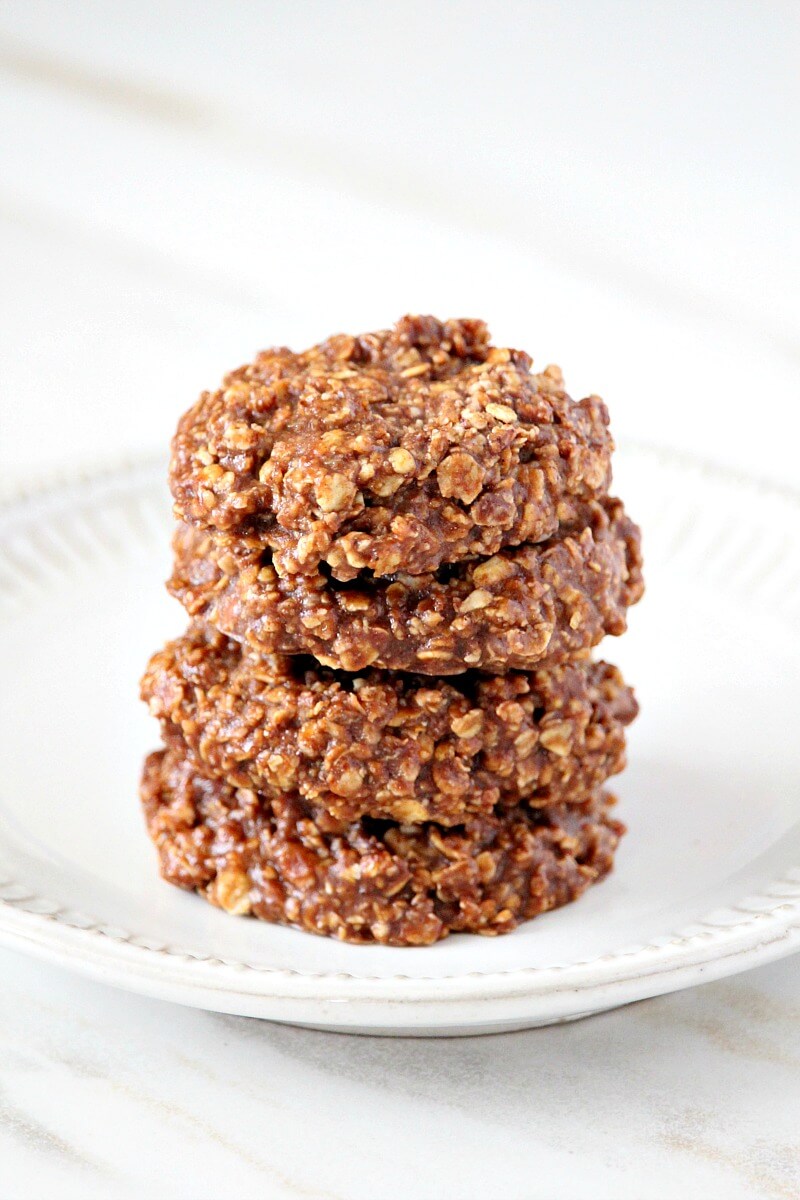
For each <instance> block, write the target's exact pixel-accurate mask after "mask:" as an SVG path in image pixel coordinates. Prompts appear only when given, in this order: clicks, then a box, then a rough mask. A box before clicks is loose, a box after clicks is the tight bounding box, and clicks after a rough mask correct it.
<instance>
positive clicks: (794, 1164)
mask: <svg viewBox="0 0 800 1200" xmlns="http://www.w3.org/2000/svg"><path fill="white" fill-rule="evenodd" d="M498 14H501V15H500V16H498ZM432 46H433V47H435V54H433V53H432V51H431V49H430V48H431V47H432ZM799 60H800V17H799V16H798V9H797V6H796V5H795V4H793V3H770V4H764V5H753V4H749V3H723V2H713V0H707V2H706V3H698V2H695V3H692V4H689V3H682V2H681V3H678V2H676V3H671V4H668V5H647V6H645V5H639V4H637V3H634V2H633V0H631V2H629V3H625V2H621V0H616V2H614V0H599V2H597V3H590V2H588V0H587V2H585V3H577V4H574V5H569V6H565V5H556V4H550V3H537V4H530V3H518V4H509V5H503V6H499V5H498V6H489V5H485V4H484V5H478V4H473V3H466V2H462V3H460V4H458V5H455V4H450V3H430V2H429V3H422V0H407V2H406V3H403V4H400V3H395V2H392V3H386V4H383V5H381V6H377V5H374V4H369V3H366V2H364V3H336V4H333V3H331V4H327V3H323V2H322V0H318V2H317V3H309V4H303V5H290V4H288V3H282V4H281V3H264V2H261V3H258V2H256V0H253V3H246V2H245V0H238V2H236V3H228V4H222V3H220V2H217V3H211V2H208V0H207V2H205V3H199V2H196V3H193V4H191V5H189V4H188V3H185V2H184V3H181V2H180V0H162V2H161V3H159V4H157V5H156V4H150V3H134V2H133V0H130V2H129V3H111V2H110V0H107V2H102V0H97V2H95V3H90V2H88V0H80V2H76V3H74V4H71V5H69V6H67V5H63V4H60V3H59V2H58V0H39V2H37V3H36V4H29V3H22V2H15V0H6V3H4V4H3V5H2V6H0V262H2V271H1V272H0V363H2V369H1V370H0V490H4V491H12V490H14V488H15V487H17V486H18V485H19V484H20V483H22V482H23V481H25V480H26V479H28V478H30V477H31V476H33V477H34V478H36V477H41V476H47V475H50V474H52V473H54V472H59V473H64V472H67V473H68V472H69V471H71V470H74V469H75V468H76V466H78V465H80V464H83V463H90V462H96V461H98V460H100V459H102V460H107V459H108V458H113V457H118V456H121V455H125V454H128V453H131V452H137V451H140V450H143V449H149V448H151V447H154V446H165V445H166V441H167V438H168V437H169V433H170V431H171V428H172V426H173V425H174V422H175V418H176V414H177V413H178V412H179V411H180V410H181V409H182V408H184V407H185V406H186V405H187V404H188V403H189V402H190V401H191V399H193V397H194V395H195V394H196V392H197V391H198V390H199V389H200V388H201V387H203V386H207V385H209V384H210V383H212V382H213V381H214V380H215V379H216V378H217V377H218V375H219V374H220V372H221V371H222V370H223V369H225V368H226V367H228V366H230V365H231V364H232V363H234V362H239V361H244V360H245V359H246V358H247V357H249V356H250V354H251V353H252V351H253V350H254V349H256V348H257V347H258V346H259V345H262V344H265V343H274V342H281V341H290V342H293V343H296V344H302V343H305V342H307V341H309V340H313V339H315V338H316V337H318V336H319V335H321V334H324V333H326V332H329V331H330V330H332V329H335V328H347V327H351V328H359V327H362V328H367V327H370V326H374V325H375V324H378V323H384V322H387V321H390V320H392V319H393V318H394V317H395V316H396V315H398V314H399V313H400V312H402V311H404V310H406V309H427V310H430V311H439V312H442V313H448V314H452V313H478V314H485V315H486V316H487V317H488V318H489V319H490V321H491V323H492V326H493V328H494V330H495V333H496V335H497V337H498V339H499V340H501V341H506V342H512V343H513V342H517V343H520V344H524V345H526V346H529V347H530V348H531V349H532V350H533V352H534V354H535V355H537V357H538V359H539V361H540V362H542V361H544V360H556V361H560V362H561V363H562V364H563V365H564V367H565V369H566V371H567V377H568V381H569V382H570V383H571V384H572V385H573V388H574V390H575V391H578V392H582V391H584V390H589V389H593V390H597V391H600V392H601V393H602V394H603V395H605V396H606V398H607V399H608V400H609V403H610V404H611V407H612V411H613V415H614V421H615V429H616V430H617V432H618V433H620V434H622V435H626V436H634V437H640V438H645V439H648V440H651V441H658V442H661V443H663V444H668V445H673V446H677V447H682V448H686V449H691V450H692V451H694V452H695V453H699V454H701V455H703V456H704V457H707V458H714V459H718V460H721V461H725V462H728V463H729V464H731V465H733V466H737V467H743V468H746V469H748V470H750V471H752V472H755V473H757V474H759V475H761V476H764V477H768V478H772V479H775V480H777V481H781V482H785V483H793V484H797V483H798V477H797V476H798V472H797V465H796V455H797V437H798V434H800V421H799V420H798V415H797V414H798V404H797V394H798V382H799V380H800V245H799V243H798V228H800V226H799V225H798V221H797V196H798V194H800V165H799V163H798V156H799V155H800V136H798V132H799V131H798V123H799V122H798V114H800V83H798V75H797V70H796V64H797V61H799ZM8 699H9V698H8V697H6V696H4V695H3V694H2V691H0V705H2V703H5V702H8ZM131 792H132V796H131V800H132V803H133V802H134V799H133V783H132V788H131ZM0 980H2V987H0V1197H1V1198H2V1200H28V1198H29V1197H38V1196H40V1195H48V1196H50V1197H52V1198H53V1200H69V1198H71V1197H76V1198H77V1197H89V1198H92V1197H98V1198H99V1197H102V1198H103V1200H106V1198H108V1200H116V1197H140V1196H141V1197H145V1196H148V1197H149V1196H159V1197H160V1196H168V1197H170V1198H171V1200H174V1198H177V1200H183V1197H186V1198H187V1200H188V1198H189V1197H193V1196H195V1195H198V1194H204V1195H209V1196H215V1197H216V1196H228V1195H255V1194H258V1195H262V1196H267V1197H276V1198H283V1197H298V1196H304V1197H314V1198H316V1197H320V1198H322V1197H337V1198H342V1200H360V1197H362V1196H363V1197H370V1200H392V1198H393V1197H401V1196H402V1197H407V1196H414V1197H420V1200H429V1198H430V1200H434V1198H436V1197H442V1198H443V1200H450V1198H451V1197H455V1196H457V1197H459V1200H470V1198H471V1197H473V1196H474V1197H479V1196H480V1197H492V1198H494V1197H497V1198H498V1200H500V1198H502V1200H538V1198H541V1200H552V1198H553V1197H558V1198H559V1200H562V1198H563V1200H573V1198H574V1200H581V1198H583V1197H586V1198H587V1200H589V1198H591V1200H606V1198H607V1200H625V1198H627V1197H630V1198H631V1200H639V1198H640V1197H642V1196H647V1197H648V1198H651V1197H652V1198H656V1200H660V1198H663V1200H678V1198H679V1197H680V1198H682V1197H684V1196H694V1195H697V1196H703V1197H709V1198H711V1200H715V1198H717V1197H719V1198H720V1200H722V1198H725V1200H728V1198H731V1200H736V1198H739V1197H742V1198H744V1197H748V1198H749V1197H758V1198H768V1197H780V1198H783V1197H795V1196H800V1141H798V1134H797V1128H798V1116H800V962H798V961H797V960H789V961H786V962H783V963H779V964H776V965H774V966H772V967H769V968H765V969H762V970H759V971H756V972H753V973H751V974H749V975H747V976H744V977H741V978H739V979H733V980H730V981H728V982H725V983H721V984H715V985H711V986H708V987H705V988H701V989H697V990H694V991H692V992H690V993H684V994H681V995H676V996H671V997H667V998H664V999H661V1000H656V1001H651V1002H648V1003H645V1004H641V1005H637V1006H635V1007H632V1008H629V1009H625V1010H622V1011H620V1012H617V1013H614V1014H610V1015H607V1016H604V1017H601V1018H597V1019H593V1020H591V1021H586V1022H583V1023H580V1024H576V1025H572V1026H564V1027H561V1028H554V1029H547V1030H538V1031H532V1032H530V1033H524V1034H514V1035H506V1036H501V1037H494V1038H484V1039H472V1040H468V1041H453V1040H444V1041H441V1042H437V1043H433V1042H412V1041H397V1042H388V1041H381V1040H377V1039H375V1040H373V1039H347V1038H343V1037H338V1036H332V1035H324V1034H317V1033H312V1032H307V1031H301V1030H294V1029H290V1028H279V1027H274V1026H268V1025H259V1024H257V1023H255V1022H251V1021H246V1020H238V1019H234V1018H226V1017H218V1016H211V1015H207V1014H203V1013H198V1012H192V1011H188V1010H181V1009H178V1008H174V1007H171V1006H169V1005H166V1004H159V1003H156V1002H154V1001H149V1000H144V999H141V998H137V997H134V996H129V995H125V994H123V993H120V992H114V991H111V990H108V989H105V988H103V987H101V986H99V985H94V984H89V983H87V982H84V981H82V980H80V979H78V978H76V977H72V976H70V975H69V974H67V973H63V972H60V971H57V970H55V969H52V968H50V967H48V966H45V965H44V964H41V963H37V962H34V961H29V960H27V959H24V958H23V957H21V956H18V955H15V954H11V953H8V952H0Z"/></svg>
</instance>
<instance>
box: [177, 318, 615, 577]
mask: <svg viewBox="0 0 800 1200" xmlns="http://www.w3.org/2000/svg"><path fill="white" fill-rule="evenodd" d="M612 448H613V446H612V441H611V437H610V435H609V432H608V414H607V411H606V408H605V405H604V404H603V402H602V401H601V400H600V399H599V398H598V397H596V396H591V397H588V398H587V399H584V400H580V401H574V400H572V399H571V398H570V397H569V396H568V395H567V393H566V392H565V390H564V385H563V380H562V378H561V374H560V372H559V370H558V368H555V367H548V368H547V370H546V371H544V372H543V373H541V374H533V373H532V371H531V360H530V359H529V357H528V356H527V355H526V354H524V353H522V352H520V351H515V350H508V349H504V348H500V347H494V346H492V345H490V342H489V334H488V330H487V328H486V326H485V325H484V324H483V322H481V321H446V322H442V321H438V320H436V319H435V318H434V317H404V318H403V319H402V320H401V321H399V322H398V323H397V325H396V326H395V327H394V329H391V330H382V331H379V332H377V333H367V334H363V335H361V336H359V337H349V336H344V335H341V336H337V337H332V338H330V339H329V340H328V341H326V342H323V343H322V344H321V345H318V346H313V347H312V348H311V349H310V350H307V351H304V352H303V353H299V354H295V353H292V352H291V351H289V350H286V349H278V350H268V351H264V352H263V353H262V354H260V355H258V357H257V358H256V359H255V361H254V362H253V363H251V364H248V365H247V366H245V367H242V368H241V369H239V370H238V371H234V372H232V373H231V374H230V375H229V376H227V378H226V379H225V381H224V385H223V387H222V388H220V389H219V390H218V391H216V392H206V393H204V394H203V395H202V396H201V397H200V399H199V401H198V402H197V403H196V404H195V405H194V407H193V408H191V409H190V410H189V412H188V413H186V415H185V416H184V417H183V419H182V420H181V422H180V425H179V427H178V431H177V434H176V436H175V438H174V441H173V454H172V462H171V468H170V481H171V486H172V491H173V495H174V498H175V505H176V513H177V515H178V516H179V517H180V518H181V519H183V520H185V521H188V522H189V523H192V524H197V525H200V526H201V527H205V528H210V529H215V530H219V531H223V532H233V533H237V534H247V535H251V536H254V537H257V538H258V539H259V540H260V541H261V542H262V544H263V545H264V546H267V547H269V548H270V549H271V551H272V554H273V561H274V564H275V567H276V569H277V570H278V571H279V573H281V574H284V575H287V574H288V575H291V574H296V573H303V574H305V573H311V574H314V573H315V572H316V571H317V570H318V569H319V567H320V564H323V563H324V564H325V565H326V569H327V570H328V571H329V572H330V574H331V575H332V576H333V578H334V579H339V580H349V579H354V578H356V577H358V576H359V575H360V574H361V573H362V572H364V571H369V572H370V573H371V574H373V575H375V576H377V577H384V576H388V575H393V574H394V573H395V572H397V571H404V572H406V573H407V574H409V575H424V574H426V573H429V572H433V571H436V570H437V568H438V567H439V566H441V565H442V564H443V563H453V562H458V561H461V560H463V559H466V558H473V557H478V556H481V557H488V556H491V555H493V554H495V553H496V552H497V551H498V550H500V549H502V548H503V547H504V546H515V545H518V544H520V543H522V542H538V541H542V540H544V539H546V538H548V537H551V536H552V535H553V534H554V533H555V532H556V531H557V529H558V527H559V524H565V523H569V522H571V521H573V520H574V519H575V515H576V508H577V506H578V505H579V504H580V503H581V502H583V501H586V500H589V499H592V498H594V497H596V496H598V495H603V494H605V492H606V491H607V490H608V485H609V482H610V458H611V451H612Z"/></svg>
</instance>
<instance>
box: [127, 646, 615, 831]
mask: <svg viewBox="0 0 800 1200" xmlns="http://www.w3.org/2000/svg"><path fill="white" fill-rule="evenodd" d="M142 698H143V699H144V700H145V701H147V703H148V704H149V707H150V711H151V712H152V713H153V715H154V716H156V717H158V718H159V719H160V720H161V722H162V731H163V734H164V739H165V741H166V743H167V745H169V746H176V747H177V748H178V749H183V750H184V751H187V752H188V754H189V757H190V758H191V759H192V760H193V762H194V765H195V768H196V769H197V770H198V771H200V772H202V773H204V774H206V775H208V776H212V777H214V778H218V779H223V780H224V781H226V782H227V783H229V784H231V785H232V786H236V787H243V788H252V789H254V790H255V791H257V792H261V793H262V794H264V795H265V796H267V797H275V796H276V795H277V796H280V795H282V794H284V793H287V792H297V794H298V796H299V798H300V800H301V801H302V802H304V803H306V804H307V805H308V806H309V808H310V810H311V811H312V812H318V811H319V810H320V809H324V810H326V811H327V812H329V813H331V814H332V815H333V816H334V817H336V818H337V819H340V820H343V821H354V820H357V819H358V818H360V817H362V816H364V815H367V814H368V815H370V816H372V817H379V818H384V819H389V820H395V821H400V822H403V823H406V824H415V823H419V822H422V821H438V822H440V823H442V824H444V825H453V824H458V823H459V822H461V821H463V820H464V819H465V817H467V816H469V815H475V814H480V813H484V814H486V813H489V812H491V810H492V809H493V808H494V807H495V805H497V804H503V805H505V806H508V805H515V804H519V803H520V802H521V801H523V800H525V801H526V803H528V804H530V805H538V806H542V805H547V804H564V803H579V804H580V803H584V802H585V801H586V800H587V798H589V797H590V795H591V794H593V793H596V792H597V791H598V790H599V789H600V787H601V786H602V785H603V784H604V783H605V782H606V780H607V779H608V778H609V776H611V775H614V774H616V773H617V772H618V771H621V770H622V768H623V767H624V765H625V732H624V730H625V726H626V725H628V724H629V723H630V722H631V721H632V720H633V718H634V717H635V716H636V712H637V705H636V701H635V700H634V698H633V693H632V692H631V690H630V688H628V687H626V685H625V684H624V682H623V680H622V677H621V675H620V673H619V671H618V670H617V669H616V668H615V667H611V666H609V665H608V664H607V663H591V662H588V661H585V662H571V663H566V664H562V665H560V666H554V667H551V668H548V669H543V670H539V671H534V672H530V673H523V672H511V673H509V674H507V675H503V676H486V675H479V674H477V673H470V674H469V675H462V676H457V677H455V680H454V682H452V683H448V682H445V681H444V680H439V679H431V678H424V677H420V676H413V675H391V674H386V673H385V672H381V671H375V670H369V671H366V672H364V673H363V674H362V675H357V676H348V675H345V674H343V673H340V672H339V673H337V672H333V671H331V670H328V669H326V668H324V667H320V666H319V665H318V664H316V663H314V662H313V660H311V659H297V658H289V657H286V656H272V657H270V656H255V655H253V654H252V653H248V652H246V651H243V649H242V647H241V646H240V645H239V644H238V643H237V642H234V641H232V640H230V639H229V638H226V637H224V636H223V635H221V634H219V633H217V632H216V631H215V630H213V629H211V628H210V627H209V626H204V625H200V624H198V625H194V626H192V627H190V629H189V631H188V632H187V633H186V634H185V635H184V636H183V637H181V638H178V639H176V640H175V641H174V642H170V643H169V644H168V645H167V646H166V647H165V648H164V649H163V650H161V651H159V652H158V653H157V654H155V655H154V656H153V658H152V659H151V660H150V664H149V666H148V669H147V671H146V673H145V675H144V678H143V680H142Z"/></svg>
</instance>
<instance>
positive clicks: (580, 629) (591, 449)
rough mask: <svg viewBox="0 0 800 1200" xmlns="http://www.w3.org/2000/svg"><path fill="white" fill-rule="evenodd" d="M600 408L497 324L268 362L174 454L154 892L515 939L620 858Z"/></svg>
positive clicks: (620, 713) (626, 581)
mask: <svg viewBox="0 0 800 1200" xmlns="http://www.w3.org/2000/svg"><path fill="white" fill-rule="evenodd" d="M612 449H613V444H612V441H611V437H610V435H609V432H608V414H607V411H606V408H605V406H604V404H603V403H602V401H601V400H599V399H598V398H597V397H595V396H592V397H589V398H588V399H585V400H581V401H579V402H576V401H574V400H572V399H570V397H569V396H568V395H567V394H566V392H565V390H564V385H563V380H562V377H561V373H560V371H559V370H558V369H557V368H554V367H548V368H547V369H546V370H545V371H544V372H543V373H541V374H534V373H533V372H532V370H531V360H530V359H529V357H528V356H527V355H526V354H524V353H521V352H519V351H516V350H508V349H501V348H498V347H494V346H492V345H491V344H490V341H489V334H488V331H487V328H486V326H485V325H484V324H483V323H482V322H481V321H467V320H465V321H447V322H441V321H438V320H436V319H434V318H432V317H405V318H403V319H402V320H401V321H399V322H398V324H397V325H396V327H395V328H394V329H393V330H389V331H381V332H378V333H369V334H364V335H362V336H360V337H349V336H343V335H342V336H337V337H332V338H330V339H329V340H328V341H326V342H324V343H322V344H321V345H318V346H314V347H313V348H312V349H311V350H307V351H305V352H304V353H301V354H294V353H292V352H291V351H289V350H286V349H278V350H269V351H265V352H264V353H262V354H260V355H259V356H258V357H257V358H256V360H255V362H253V363H252V364H250V365H248V366H246V367H242V368H241V369H239V370H238V371H235V372H233V373H232V374H231V375H229V376H228V377H227V378H226V379H225V382H224V385H223V387H222V388H221V389H220V390H219V391H216V392H213V393H204V394H203V395H202V396H201V397H200V399H199V401H198V402H197V404H196V405H195V406H194V407H193V408H192V409H190V410H189V412H188V413H187V414H186V415H185V416H184V417H183V419H182V420H181V422H180V425H179V427H178V431H177V434H176V437H175V440H174V443H173V456H172V462H171V486H172V492H173V496H174V498H175V510H176V515H177V517H178V520H179V524H178V527H177V531H176V535H175V541H174V550H175V566H174V573H173V576H172V579H171V581H170V584H169V588H170V591H171V592H172V594H173V595H175V596H177V597H178V599H179V600H180V601H181V602H182V604H183V605H184V606H185V608H186V609H187V611H188V613H189V614H190V617H191V623H190V625H189V628H188V630H187V632H186V633H185V634H184V636H183V637H181V638H178V639H177V640H176V641H173V642H171V643H169V644H168V645H167V646H166V648H165V649H164V650H162V651H160V652H159V653H157V654H156V655H155V656H154V657H153V658H152V660H151V662H150V664H149V667H148V669H147V672H146V674H145V676H144V679H143V681H142V695H143V698H144V699H145V700H146V701H147V703H148V704H149V706H150V709H151V711H152V712H153V714H154V715H155V716H157V717H158V718H159V720H160V721H161V726H162V731H163V737H164V743H165V749H163V750H161V751H158V752H157V753H155V754H152V755H151V756H150V757H149V758H148V760H147V762H146V764H145V769H144V777H143V782H142V798H143V802H144V808H145V814H146V819H147V823H148V828H149V832H150V835H151V837H152V838H153V841H154V842H155V844H156V846H157V848H158V852H159V855H160V860H161V870H162V873H163V875H164V877H165V878H166V879H168V880H169V881H170V882H172V883H175V884H177V885H179V886H181V887H184V888H190V889H196V890H197V891H199V892H201V893H202V894H203V895H204V896H205V897H206V898H207V899H208V900H210V901H211V902H212V903H213V904H216V905H219V906H220V907H222V908H223V909H225V910H226V911H228V912H231V913H242V914H244V913H250V914H252V915H254V916H256V917H261V918H263V919H264V920H267V921H274V922H281V923H284V924H291V925H296V926H299V927H301V928H303V929H306V930H310V931H312V932H314V933H320V934H326V935H329V936H332V937H335V938H339V939H342V940H345V941H354V942H383V943H388V944H391V945H423V944H428V943H431V942H434V941H437V940H438V939H439V938H442V937H445V936H446V935H447V934H448V933H451V932H455V931H471V932H475V933H482V934H498V933H505V932H508V931H509V930H511V929H513V928H514V927H515V926H516V925H517V924H518V923H519V922H520V921H522V920H525V919H527V918H530V917H533V916H535V915H537V914H538V913H541V912H544V911H546V910H548V909H551V908H554V907H556V906H557V905H561V904H565V903H567V902H568V901H570V900H574V899H575V898H577V897H578V896H579V895H580V894H581V893H582V892H583V891H585V890H586V888H587V887H589V885H590V884H592V883H593V882H595V881H596V880H598V879H600V878H602V876H604V875H605V874H606V873H607V872H608V871H609V870H610V868H611V866H612V862H613V856H614V851H615V848H616V846H617V842H618V840H619V837H620V835H621V833H622V832H623V827H622V826H621V825H620V824H619V822H618V821H616V820H615V819H614V817H613V815H612V806H613V799H612V797H610V796H609V795H608V793H607V792H606V791H605V790H604V788H605V784H606V782H607V780H608V779H609V778H610V777H611V776H612V775H614V774H615V773H617V772H618V771H620V770H621V769H622V768H623V766H624V763H625V732H624V731H625V726H626V725H628V724H629V723H630V722H631V721H632V720H633V718H634V716H635V715H636V711H637V709H636V702H635V700H634V698H633V694H632V692H631V691H630V689H629V688H628V687H627V686H626V684H625V683H624V681H623V680H622V678H621V676H620V674H619V672H618V671H617V670H616V668H614V667H612V666H609V665H608V664H606V663H604V662H596V661H593V660H592V658H591V650H592V648H593V647H594V646H595V645H596V644H597V643H598V642H599V641H600V640H601V639H602V638H603V637H604V636H605V635H606V634H620V633H622V632H623V631H624V629H625V620H626V611H627V608H628V606H629V605H631V604H633V603H635V602H636V601H637V600H638V599H639V597H640V595H641V593H642V574H641V556H640V549H639V532H638V530H637V528H636V526H635V525H634V524H633V523H632V522H631V521H630V519H629V518H628V517H627V516H626V514H625V512H624V509H623V507H622V505H621V503H620V502H619V500H615V499H612V498H611V497H610V496H609V494H608V489H609V484H610V478H611V471H610V460H611V452H612Z"/></svg>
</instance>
